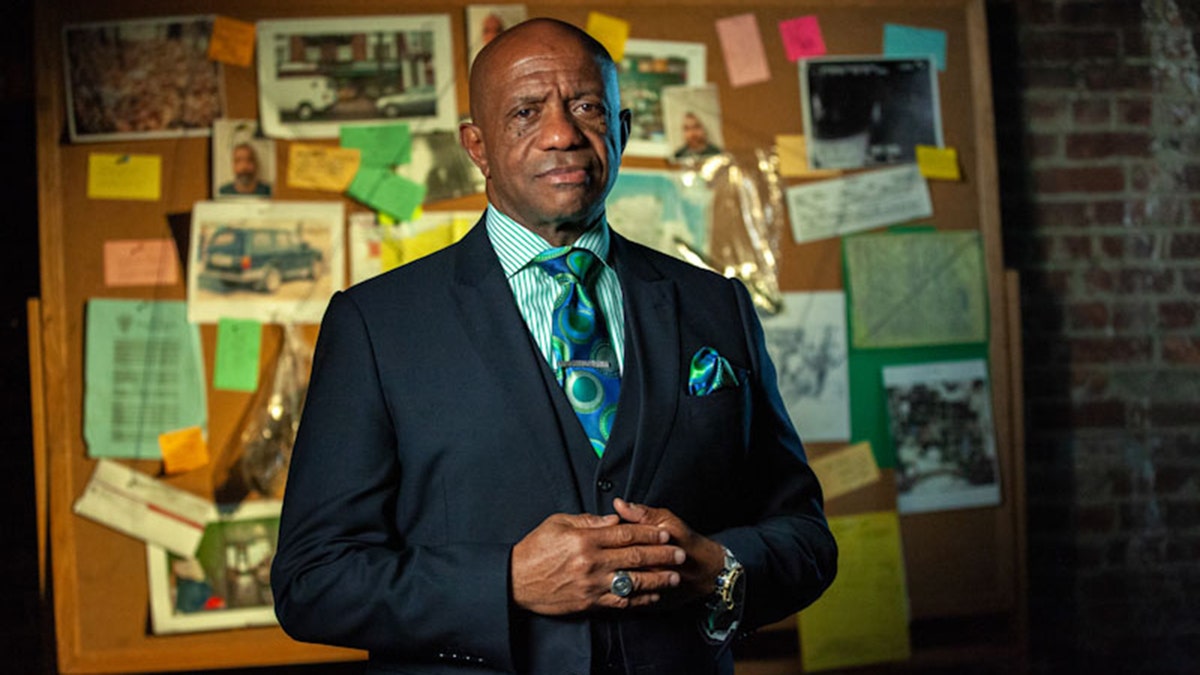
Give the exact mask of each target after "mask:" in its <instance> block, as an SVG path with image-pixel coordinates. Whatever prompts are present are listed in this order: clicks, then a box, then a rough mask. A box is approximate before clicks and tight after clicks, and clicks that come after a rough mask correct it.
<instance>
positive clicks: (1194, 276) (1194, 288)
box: [1179, 270, 1200, 293]
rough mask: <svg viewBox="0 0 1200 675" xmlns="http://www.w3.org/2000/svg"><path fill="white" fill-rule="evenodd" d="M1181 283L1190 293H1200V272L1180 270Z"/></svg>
mask: <svg viewBox="0 0 1200 675" xmlns="http://www.w3.org/2000/svg"><path fill="white" fill-rule="evenodd" d="M1179 281H1180V282H1181V283H1182V284H1183V290H1185V291H1187V292H1188V293H1200V270H1180V271H1179Z"/></svg>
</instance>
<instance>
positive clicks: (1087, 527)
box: [1075, 504, 1117, 534]
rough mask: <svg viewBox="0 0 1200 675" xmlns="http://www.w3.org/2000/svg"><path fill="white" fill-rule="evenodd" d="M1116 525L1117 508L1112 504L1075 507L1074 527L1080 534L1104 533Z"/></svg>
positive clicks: (1110, 530)
mask: <svg viewBox="0 0 1200 675" xmlns="http://www.w3.org/2000/svg"><path fill="white" fill-rule="evenodd" d="M1116 525H1117V509H1116V508H1115V507H1114V506H1113V505H1112V504H1097V505H1093V506H1080V507H1078V508H1076V509H1075V527H1076V529H1077V530H1078V531H1079V532H1080V533H1081V534H1105V533H1108V532H1112V531H1113V529H1115V527H1116Z"/></svg>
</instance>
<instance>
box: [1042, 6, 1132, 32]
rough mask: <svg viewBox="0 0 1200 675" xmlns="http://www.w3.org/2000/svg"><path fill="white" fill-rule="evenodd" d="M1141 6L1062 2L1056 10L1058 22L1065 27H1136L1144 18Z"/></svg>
mask: <svg viewBox="0 0 1200 675" xmlns="http://www.w3.org/2000/svg"><path fill="white" fill-rule="evenodd" d="M1141 4H1142V3H1140V2H1130V0H1099V1H1093V2H1079V3H1072V2H1064V3H1062V5H1061V6H1060V7H1059V8H1058V20H1059V22H1060V23H1062V24H1063V25H1065V26H1112V27H1114V28H1120V27H1124V26H1138V25H1141V23H1142V20H1143V19H1144V18H1145V17H1143V16H1142V7H1141Z"/></svg>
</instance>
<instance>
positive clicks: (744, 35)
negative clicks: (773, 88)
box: [717, 14, 771, 87]
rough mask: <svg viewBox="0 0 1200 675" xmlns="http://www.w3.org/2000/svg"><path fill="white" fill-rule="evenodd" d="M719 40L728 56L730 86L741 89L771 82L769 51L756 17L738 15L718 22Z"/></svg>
mask: <svg viewBox="0 0 1200 675" xmlns="http://www.w3.org/2000/svg"><path fill="white" fill-rule="evenodd" d="M717 38H718V39H719V40H720V41H721V52H722V53H723V54H724V55H725V70H726V73H727V74H728V75H729V84H731V85H733V86H735V87H740V86H742V85H746V84H757V83H759V82H766V81H767V80H769V79H771V67H770V66H769V65H767V51H766V49H764V48H763V42H762V33H761V32H759V30H758V19H757V18H755V16H754V14H739V15H737V16H729V17H725V18H724V19H717Z"/></svg>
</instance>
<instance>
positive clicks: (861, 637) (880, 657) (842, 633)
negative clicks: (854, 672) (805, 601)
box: [799, 511, 912, 673]
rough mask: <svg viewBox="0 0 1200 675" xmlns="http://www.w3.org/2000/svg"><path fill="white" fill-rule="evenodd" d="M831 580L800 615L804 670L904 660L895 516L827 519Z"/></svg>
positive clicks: (904, 602) (903, 600)
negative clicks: (833, 549)
mask: <svg viewBox="0 0 1200 675" xmlns="http://www.w3.org/2000/svg"><path fill="white" fill-rule="evenodd" d="M829 529H830V531H831V532H833V536H834V538H835V539H837V543H838V571H837V578H835V579H834V580H833V585H831V586H830V587H829V590H827V591H825V594H824V595H822V596H821V597H820V598H818V599H817V601H816V602H814V603H813V604H812V605H811V606H810V607H809V608H808V609H805V610H804V611H802V612H800V620H799V624H800V626H799V629H800V644H801V645H802V646H801V648H800V655H801V661H802V665H803V667H804V672H806V673H812V672H816V671H818V670H829V669H832V668H851V667H854V666H863V665H867V664H870V663H882V662H887V661H905V660H907V659H908V657H909V656H910V654H911V651H912V649H911V647H910V644H909V634H908V590H907V588H906V586H905V577H904V553H903V550H902V549H901V545H900V517H899V516H898V515H896V512H895V511H878V512H874V513H862V514H858V515H854V516H840V517H833V518H830V519H829Z"/></svg>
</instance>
